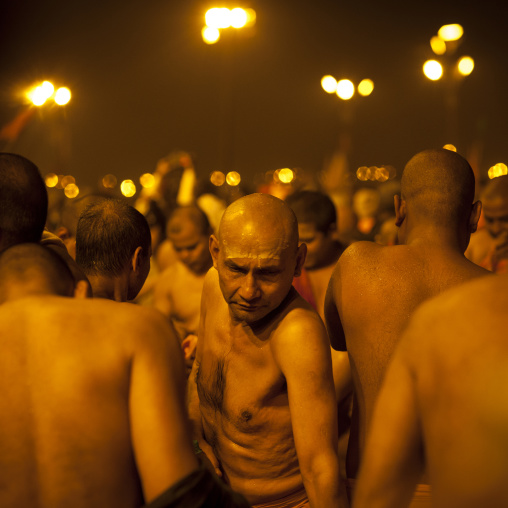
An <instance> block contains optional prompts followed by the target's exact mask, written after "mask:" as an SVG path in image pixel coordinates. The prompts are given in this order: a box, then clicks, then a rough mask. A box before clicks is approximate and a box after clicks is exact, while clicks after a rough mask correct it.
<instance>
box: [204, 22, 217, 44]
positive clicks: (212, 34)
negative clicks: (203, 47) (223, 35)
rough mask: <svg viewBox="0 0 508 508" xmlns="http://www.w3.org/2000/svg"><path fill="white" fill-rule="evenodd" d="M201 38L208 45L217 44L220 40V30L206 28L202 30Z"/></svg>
mask: <svg viewBox="0 0 508 508" xmlns="http://www.w3.org/2000/svg"><path fill="white" fill-rule="evenodd" d="M201 36H202V37H203V40H204V41H205V42H206V43H207V44H215V43H216V42H217V41H218V40H219V39H220V30H219V29H218V28H212V27H210V26H205V27H204V28H203V30H201Z"/></svg>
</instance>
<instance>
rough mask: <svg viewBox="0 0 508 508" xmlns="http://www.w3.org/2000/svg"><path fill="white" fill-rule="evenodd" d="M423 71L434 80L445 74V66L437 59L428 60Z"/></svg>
mask: <svg viewBox="0 0 508 508" xmlns="http://www.w3.org/2000/svg"><path fill="white" fill-rule="evenodd" d="M423 73H424V74H425V76H427V77H428V78H429V79H430V80H432V81H437V80H438V79H439V78H441V76H442V75H443V66H442V65H441V64H440V63H439V62H438V61H437V60H427V61H426V62H425V63H424V64H423Z"/></svg>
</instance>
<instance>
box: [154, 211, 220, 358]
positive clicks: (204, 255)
mask: <svg viewBox="0 0 508 508" xmlns="http://www.w3.org/2000/svg"><path fill="white" fill-rule="evenodd" d="M167 234H168V239H169V241H170V242H171V244H172V246H173V249H174V251H175V253H176V256H177V258H178V260H177V261H176V262H175V263H173V264H172V265H170V266H169V267H168V268H166V269H165V270H164V272H162V274H160V276H159V279H158V281H157V283H156V285H155V290H154V307H155V308H156V309H158V310H160V311H161V312H162V313H163V314H164V315H165V316H167V317H168V318H169V319H171V321H172V323H173V325H174V327H175V329H176V331H177V333H178V335H179V337H180V341H181V342H182V346H183V348H184V353H185V356H186V361H187V362H188V366H189V367H191V366H192V359H193V356H194V351H195V347H196V336H197V332H198V327H199V312H200V306H201V293H202V291H203V282H204V280H205V275H206V273H207V272H208V270H209V269H210V267H211V266H212V257H211V256H210V250H209V248H208V242H209V239H210V235H211V234H212V229H211V227H210V224H209V222H208V219H207V217H206V215H205V213H204V212H203V211H201V210H200V209H199V208H198V207H196V206H184V207H180V208H177V209H176V210H175V211H174V212H173V213H172V214H171V217H170V218H169V221H168V226H167Z"/></svg>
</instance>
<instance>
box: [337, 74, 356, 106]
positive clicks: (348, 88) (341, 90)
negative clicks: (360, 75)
mask: <svg viewBox="0 0 508 508" xmlns="http://www.w3.org/2000/svg"><path fill="white" fill-rule="evenodd" d="M354 94H355V85H353V83H352V82H351V81H349V79H341V80H340V81H339V82H338V83H337V95H338V96H339V97H340V98H341V99H342V100H345V101H347V100H349V99H351V97H353V95H354Z"/></svg>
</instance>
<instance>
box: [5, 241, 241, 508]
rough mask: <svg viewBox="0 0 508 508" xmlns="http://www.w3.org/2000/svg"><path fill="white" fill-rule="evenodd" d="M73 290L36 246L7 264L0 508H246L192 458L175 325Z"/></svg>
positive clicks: (17, 250)
mask: <svg viewBox="0 0 508 508" xmlns="http://www.w3.org/2000/svg"><path fill="white" fill-rule="evenodd" d="M72 288H73V278H72V275H71V273H70V271H69V270H68V268H67V267H66V265H65V264H63V262H62V261H61V259H60V258H59V257H58V256H56V255H55V254H53V253H51V252H50V251H48V250H47V249H46V248H44V247H42V246H40V245H37V244H21V245H17V246H14V247H11V248H10V249H8V250H5V251H4V252H3V253H2V255H1V256H0V295H2V300H3V301H2V302H1V304H0V349H1V351H2V354H0V373H1V374H0V390H1V392H2V397H1V398H0V428H1V429H2V432H1V437H0V475H1V477H2V488H1V489H0V506H2V507H6V508H10V507H13V508H14V507H17V506H32V507H34V508H58V507H68V506H72V507H75V508H81V507H82V508H85V507H89V506H104V507H106V506H107V507H108V508H115V507H118V508H120V507H121V508H127V507H140V506H142V505H143V504H144V503H145V502H146V503H150V502H152V501H153V502H154V504H153V506H154V507H155V506H157V507H162V506H168V505H169V502H170V501H171V502H173V503H174V504H171V506H174V507H175V508H176V507H182V508H183V507H185V508H191V507H198V506H205V507H207V506H215V504H212V503H217V505H218V506H219V505H220V506H238V507H242V508H245V507H246V506H247V504H246V503H245V502H243V501H241V500H239V499H238V497H237V496H236V495H233V494H232V493H231V492H229V491H226V490H225V489H224V487H222V486H221V485H220V484H219V482H218V481H217V480H215V479H214V478H213V477H212V475H211V474H210V473H207V472H206V470H205V469H204V468H203V467H199V464H198V461H197V459H196V456H195V454H194V453H193V449H192V444H191V436H190V433H189V423H188V420H187V417H186V413H185V403H184V393H183V386H184V379H183V366H182V363H181V361H180V360H179V354H178V341H177V339H176V336H175V335H174V332H173V331H172V329H171V328H170V326H169V325H168V323H166V321H165V320H164V318H163V317H162V316H160V314H159V313H158V312H156V311H154V310H152V309H147V308H141V307H136V306H132V305H128V306H127V305H119V304H117V303H113V302H109V301H106V300H100V301H99V300H88V299H83V300H79V301H78V300H76V299H73V298H66V297H65V296H67V295H68V294H69V293H71V292H72ZM207 496H210V497H207ZM165 502H166V503H167V504H164V503H165ZM149 506H152V505H151V504H150V505H149Z"/></svg>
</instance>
